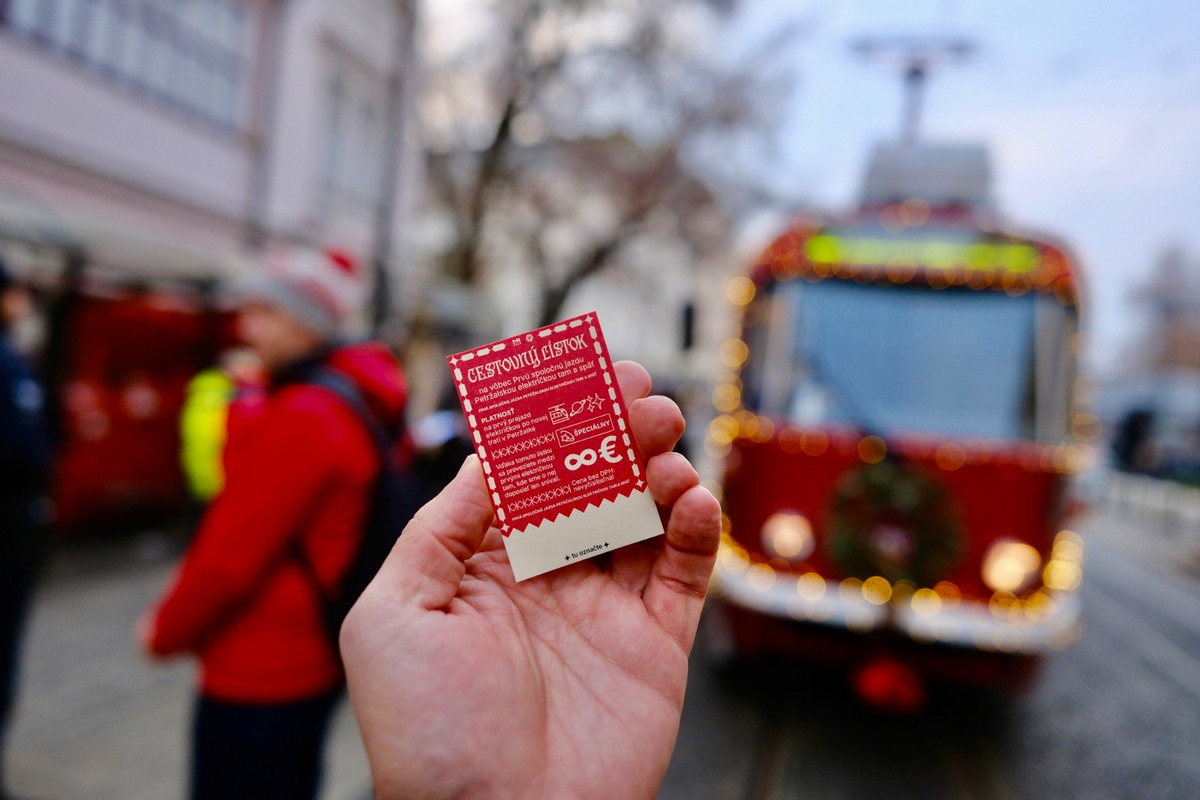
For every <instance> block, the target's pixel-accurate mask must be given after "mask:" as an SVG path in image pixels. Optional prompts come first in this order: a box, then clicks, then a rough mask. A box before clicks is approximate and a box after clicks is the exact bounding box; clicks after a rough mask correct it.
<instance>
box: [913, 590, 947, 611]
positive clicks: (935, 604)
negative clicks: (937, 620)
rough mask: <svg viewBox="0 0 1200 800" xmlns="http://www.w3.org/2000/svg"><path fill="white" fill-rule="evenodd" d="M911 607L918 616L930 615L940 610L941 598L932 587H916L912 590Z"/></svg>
mask: <svg viewBox="0 0 1200 800" xmlns="http://www.w3.org/2000/svg"><path fill="white" fill-rule="evenodd" d="M912 609H913V611H914V612H916V613H917V615H918V616H922V617H932V616H934V615H936V614H937V613H938V612H939V611H941V610H942V598H941V597H939V596H938V593H937V592H935V591H934V590H933V589H917V590H916V591H915V592H913V596H912Z"/></svg>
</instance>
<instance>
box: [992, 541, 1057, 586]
mask: <svg viewBox="0 0 1200 800" xmlns="http://www.w3.org/2000/svg"><path fill="white" fill-rule="evenodd" d="M1041 569H1042V556H1041V553H1039V552H1038V551H1037V550H1036V549H1035V548H1034V547H1033V546H1031V545H1028V544H1026V543H1025V542H1018V541H1017V540H1015V539H997V540H996V541H995V542H992V545H991V547H989V548H988V549H987V553H985V554H984V556H983V566H982V567H981V568H980V572H981V574H982V576H983V582H984V583H986V584H987V585H988V588H989V589H991V590H992V591H993V592H1012V593H1013V594H1017V593H1019V592H1021V591H1022V590H1023V589H1027V588H1029V586H1030V585H1031V584H1032V583H1033V580H1034V579H1035V578H1036V577H1037V576H1038V574H1039V573H1040V572H1041Z"/></svg>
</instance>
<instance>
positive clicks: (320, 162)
mask: <svg viewBox="0 0 1200 800" xmlns="http://www.w3.org/2000/svg"><path fill="white" fill-rule="evenodd" d="M414 25H415V16H414V11H413V8H412V6H411V5H410V4H407V3H403V2H398V1H397V0H353V1H352V2H345V1H343V2H338V1H337V0H183V1H182V2H167V0H3V2H0V217H2V218H3V219H0V223H3V224H5V225H6V227H5V230H7V231H8V232H9V233H10V234H19V233H20V230H19V229H20V228H22V227H24V228H26V229H28V228H39V229H40V230H41V231H42V232H45V231H47V230H49V231H53V232H54V233H55V234H56V235H59V236H61V237H63V238H65V239H71V240H75V241H79V242H81V243H82V244H83V245H84V249H85V257H86V258H88V259H90V260H92V261H94V262H97V263H99V262H106V263H105V264H104V265H105V266H109V267H114V268H118V269H120V268H123V267H124V268H129V269H131V270H132V271H133V272H135V273H137V274H138V277H139V278H141V279H146V280H153V279H155V278H156V277H159V275H160V274H169V273H170V272H171V271H172V270H173V269H180V268H188V269H191V270H193V271H195V270H199V271H201V272H203V270H204V269H205V265H207V266H208V267H209V268H214V267H216V266H217V265H224V266H225V267H226V271H227V269H228V267H229V265H231V264H237V263H238V261H239V256H243V257H244V256H245V255H247V254H253V253H255V252H257V251H258V250H260V249H261V248H263V247H264V246H268V245H272V244H277V243H281V242H306V243H310V244H316V245H324V244H337V245H339V246H343V247H347V248H349V249H351V250H353V251H354V252H356V253H358V254H359V255H360V256H361V257H363V258H364V259H365V260H367V261H372V260H374V259H376V258H377V257H382V258H383V259H384V260H385V261H387V262H388V263H389V264H390V265H394V264H400V263H403V262H404V259H403V258H401V257H400V255H399V254H400V252H401V248H402V242H403V238H402V236H401V232H402V231H403V230H404V227H405V226H404V221H405V219H407V218H408V216H409V215H410V213H411V208H412V204H413V202H414V201H415V198H416V191H415V183H416V181H417V180H418V174H417V171H415V170H414V166H415V165H416V164H417V159H416V148H415V146H414V144H415V137H413V136H411V135H405V126H406V124H407V122H408V120H410V119H411V115H410V114H408V113H406V111H407V109H408V108H409V106H410V105H411V99H410V98H411V95H412V93H413V91H414V90H415V81H414V80H413V76H414V75H415V73H416V70H415V67H414V55H413V48H412V44H411V43H412V40H413V27H414ZM122 242H124V243H125V245H124V247H123V246H122V244H121V243H122ZM122 261H124V262H127V263H121V262H122ZM143 262H145V263H143ZM220 271H221V270H219V269H218V272H220ZM396 277H401V276H399V275H397V276H396Z"/></svg>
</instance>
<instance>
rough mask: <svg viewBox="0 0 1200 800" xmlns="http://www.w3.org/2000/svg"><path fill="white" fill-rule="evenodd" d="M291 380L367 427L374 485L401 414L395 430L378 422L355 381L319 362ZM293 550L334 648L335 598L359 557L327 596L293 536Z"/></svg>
mask: <svg viewBox="0 0 1200 800" xmlns="http://www.w3.org/2000/svg"><path fill="white" fill-rule="evenodd" d="M295 382H296V383H307V384H311V385H314V386H320V387H321V388H323V389H326V390H327V391H329V392H332V393H333V394H334V395H335V396H337V397H338V398H339V399H340V400H341V401H342V402H343V403H345V404H346V406H348V407H349V408H350V410H351V411H353V412H354V415H355V416H356V417H358V420H359V422H361V423H362V425H363V427H364V428H365V429H366V430H367V433H368V434H370V437H371V440H372V442H373V443H374V445H375V449H376V451H377V452H378V454H379V471H378V473H377V475H376V479H375V485H376V487H378V485H379V484H380V482H381V480H382V478H383V475H384V473H385V471H387V470H388V468H389V462H390V459H391V451H392V448H393V445H394V443H395V442H396V441H397V439H398V438H399V434H400V431H402V430H403V427H404V426H403V417H401V423H400V424H399V425H398V426H396V430H395V431H389V429H388V427H387V426H385V425H384V424H383V423H382V422H380V421H379V418H378V417H377V416H376V415H375V413H374V412H372V411H371V409H370V408H369V407H368V406H367V402H366V400H365V399H364V398H363V394H362V390H361V389H359V387H358V384H356V383H355V382H354V381H352V380H351V379H350V378H348V377H347V376H345V375H344V374H342V373H340V372H338V371H337V370H334V369H331V368H329V367H326V366H323V365H319V366H316V367H314V368H312V369H310V370H307V371H306V372H305V373H304V374H303V375H302V376H301V377H300V378H299V379H298V380H296V381H295ZM376 494H377V491H376V490H374V489H373V490H372V493H371V501H370V502H371V503H372V504H374V503H376V502H378V498H377V497H376ZM370 514H371V511H370V510H368V512H367V516H368V519H369V517H370ZM366 524H369V523H366ZM359 546H360V548H361V547H363V546H364V545H363V544H361V543H360V545H359ZM294 551H295V559H296V562H297V563H298V564H299V566H300V568H301V569H302V570H303V571H304V574H305V576H306V577H307V578H308V580H309V582H310V583H311V584H312V587H313V590H314V591H315V592H316V595H317V599H318V600H319V601H320V603H321V606H322V614H323V616H325V618H326V619H325V623H326V627H327V628H328V629H329V630H328V631H327V632H328V634H329V637H330V641H331V642H332V644H333V648H334V650H335V651H336V650H337V647H338V645H337V630H338V628H340V626H341V619H340V618H338V617H339V616H340V614H339V612H338V608H337V603H338V600H337V597H338V595H339V594H341V593H343V592H344V591H345V588H346V587H345V584H346V581H347V579H348V577H349V573H350V572H352V571H353V570H354V569H355V568H356V563H357V561H358V560H359V556H358V555H356V556H355V558H354V559H352V560H351V563H350V565H349V566H348V567H347V574H343V575H342V576H341V577H339V578H338V581H337V584H336V585H335V588H334V592H336V593H337V594H335V595H334V596H330V595H329V593H328V591H327V590H326V589H325V587H324V586H323V585H322V583H321V581H320V580H319V579H318V577H317V573H316V570H315V569H314V568H313V564H312V562H311V561H310V560H309V558H308V554H307V553H305V552H304V547H303V545H302V544H301V542H300V540H299V539H297V540H296V541H295V543H294Z"/></svg>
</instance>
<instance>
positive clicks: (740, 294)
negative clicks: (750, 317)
mask: <svg viewBox="0 0 1200 800" xmlns="http://www.w3.org/2000/svg"><path fill="white" fill-rule="evenodd" d="M755 291H756V289H755V286H754V281H752V280H750V279H749V278H747V277H744V276H742V277H737V278H734V279H733V280H731V281H730V282H729V283H727V284H725V296H726V297H728V298H729V302H731V303H733V304H734V305H735V306H746V305H749V304H750V301H751V300H753V299H754V294H755Z"/></svg>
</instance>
